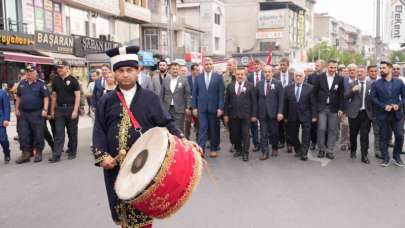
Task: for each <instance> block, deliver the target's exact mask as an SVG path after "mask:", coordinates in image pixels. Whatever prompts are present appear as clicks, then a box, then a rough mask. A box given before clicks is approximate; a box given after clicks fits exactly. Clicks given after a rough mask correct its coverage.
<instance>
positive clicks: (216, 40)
mask: <svg viewBox="0 0 405 228" xmlns="http://www.w3.org/2000/svg"><path fill="white" fill-rule="evenodd" d="M215 50H216V51H218V50H219V37H215Z"/></svg>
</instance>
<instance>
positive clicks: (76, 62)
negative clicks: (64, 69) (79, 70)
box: [41, 51, 86, 66]
mask: <svg viewBox="0 0 405 228" xmlns="http://www.w3.org/2000/svg"><path fill="white" fill-rule="evenodd" d="M41 54H44V55H47V56H49V57H51V58H53V59H54V62H56V61H58V60H65V61H66V62H68V63H69V65H71V66H86V59H85V58H79V57H76V56H74V55H69V54H61V53H53V52H45V51H41Z"/></svg>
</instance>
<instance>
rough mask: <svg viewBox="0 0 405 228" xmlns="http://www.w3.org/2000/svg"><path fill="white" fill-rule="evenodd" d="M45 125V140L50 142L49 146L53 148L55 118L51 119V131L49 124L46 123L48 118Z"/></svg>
mask: <svg viewBox="0 0 405 228" xmlns="http://www.w3.org/2000/svg"><path fill="white" fill-rule="evenodd" d="M44 122H45V126H44V137H45V141H46V142H47V143H48V145H49V147H50V148H51V149H52V150H53V147H54V144H55V143H54V141H53V135H55V120H49V123H50V124H51V132H52V133H51V132H50V131H49V129H48V125H47V124H46V122H47V120H45V121H44Z"/></svg>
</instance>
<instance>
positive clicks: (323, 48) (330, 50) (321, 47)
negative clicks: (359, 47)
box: [307, 42, 367, 65]
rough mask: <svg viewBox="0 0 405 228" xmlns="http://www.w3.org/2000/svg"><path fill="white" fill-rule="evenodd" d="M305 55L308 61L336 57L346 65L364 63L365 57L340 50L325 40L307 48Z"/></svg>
mask: <svg viewBox="0 0 405 228" xmlns="http://www.w3.org/2000/svg"><path fill="white" fill-rule="evenodd" d="M307 57H308V60H309V61H312V62H315V61H316V60H318V59H323V60H329V59H336V60H338V61H339V62H340V63H343V64H345V65H348V64H350V63H355V64H358V65H362V64H366V62H367V61H366V59H365V58H364V56H363V55H362V54H360V53H356V52H347V51H344V52H342V51H340V50H339V49H337V48H336V47H334V46H330V45H328V44H327V43H326V42H322V43H319V44H317V45H315V46H314V47H312V48H311V49H309V50H308V53H307Z"/></svg>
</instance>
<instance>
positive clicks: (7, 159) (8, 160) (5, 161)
mask: <svg viewBox="0 0 405 228" xmlns="http://www.w3.org/2000/svg"><path fill="white" fill-rule="evenodd" d="M10 160H11V158H10V156H4V163H5V164H8V163H9V162H10Z"/></svg>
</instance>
